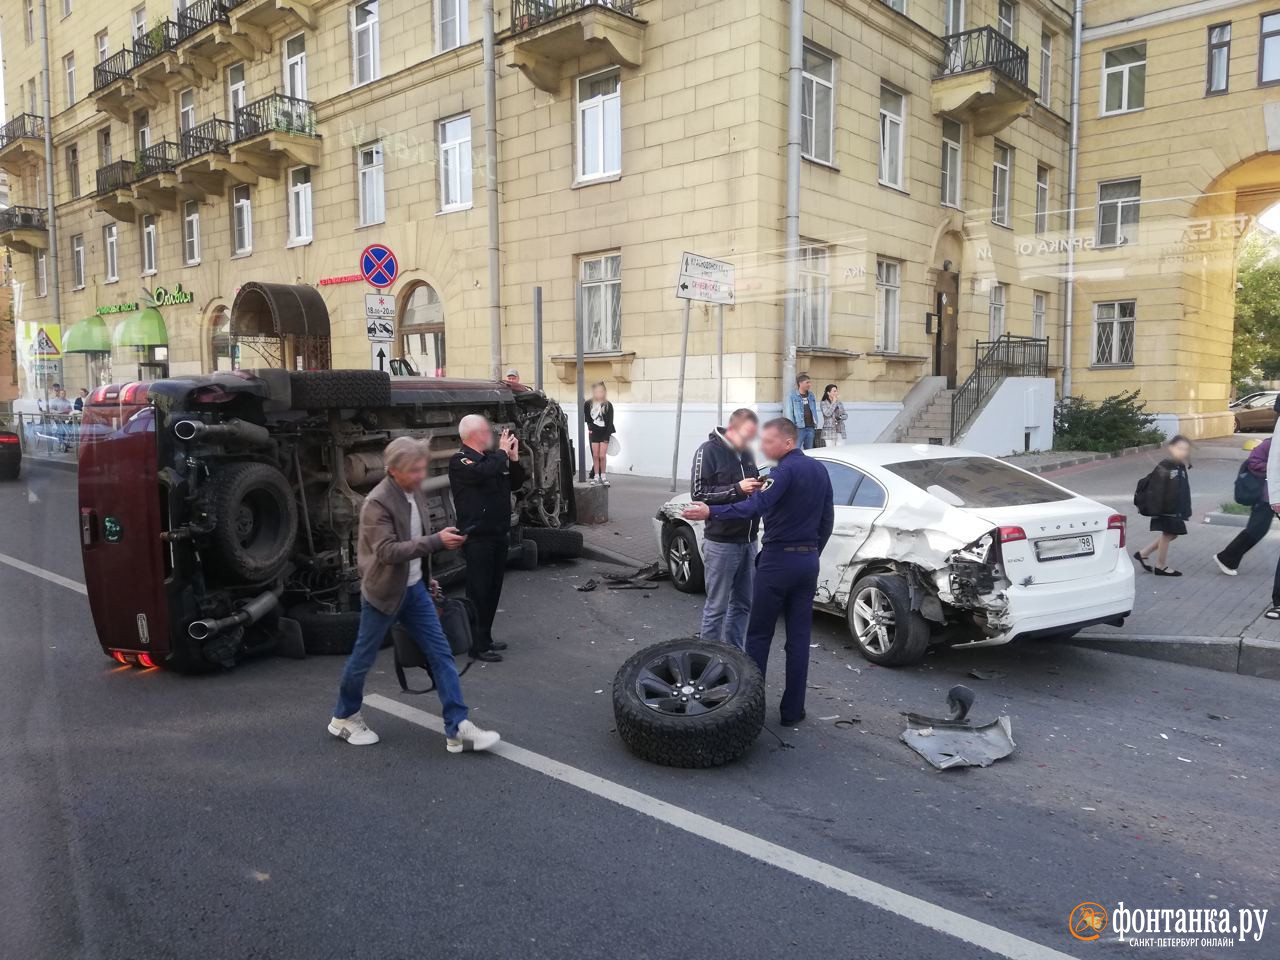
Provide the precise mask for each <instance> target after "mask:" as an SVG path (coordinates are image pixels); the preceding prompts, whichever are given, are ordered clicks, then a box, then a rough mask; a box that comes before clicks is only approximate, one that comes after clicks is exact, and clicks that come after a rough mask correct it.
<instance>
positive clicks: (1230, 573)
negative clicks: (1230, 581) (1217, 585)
mask: <svg viewBox="0 0 1280 960" xmlns="http://www.w3.org/2000/svg"><path fill="white" fill-rule="evenodd" d="M1213 562H1214V563H1216V564H1217V565H1218V569H1219V570H1221V571H1222V572H1223V573H1225V574H1226V575H1227V576H1228V577H1234V576H1236V574H1238V573H1239V572H1240V571H1239V570H1232V569H1231V568H1230V567H1228V566H1227V565H1226V564H1225V563H1223V562H1222V561H1221V560H1219V559H1218V555H1217V554H1216V553H1215V554H1214V555H1213Z"/></svg>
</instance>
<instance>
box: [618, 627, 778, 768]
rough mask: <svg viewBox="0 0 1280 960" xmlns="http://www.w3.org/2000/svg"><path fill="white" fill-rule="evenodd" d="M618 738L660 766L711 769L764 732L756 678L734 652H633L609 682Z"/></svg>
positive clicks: (713, 648) (671, 645)
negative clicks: (611, 683) (610, 683)
mask: <svg viewBox="0 0 1280 960" xmlns="http://www.w3.org/2000/svg"><path fill="white" fill-rule="evenodd" d="M613 717H614V721H615V722H616V723H617V726H618V736H620V737H621V738H622V742H623V743H625V744H626V745H627V746H628V747H630V748H631V750H632V751H633V752H634V753H635V754H636V755H637V756H639V757H642V758H643V759H645V760H648V761H650V762H652V763H660V764H663V765H664V766H668V767H718V766H720V765H721V764H724V763H728V762H729V761H730V760H734V759H736V758H737V757H739V756H741V755H742V754H743V753H745V752H746V751H747V749H748V748H749V747H750V746H751V744H753V743H754V742H755V739H756V737H757V736H759V735H760V728H761V727H763V726H764V677H763V676H761V675H760V671H759V669H758V668H757V667H756V665H755V662H754V661H753V660H752V659H751V658H750V657H748V656H747V655H746V654H745V653H743V652H742V651H741V650H739V649H738V648H737V647H733V646H730V645H729V644H726V643H712V642H710V641H707V640H668V641H666V642H665V643H659V644H655V645H654V646H652V647H647V648H645V649H644V650H641V651H639V652H638V653H636V654H635V655H634V656H632V657H631V659H629V660H628V661H627V662H626V663H624V664H623V665H622V669H620V670H619V671H618V675H617V676H616V677H615V678H614V681H613Z"/></svg>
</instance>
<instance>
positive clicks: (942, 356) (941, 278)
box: [933, 272, 960, 389]
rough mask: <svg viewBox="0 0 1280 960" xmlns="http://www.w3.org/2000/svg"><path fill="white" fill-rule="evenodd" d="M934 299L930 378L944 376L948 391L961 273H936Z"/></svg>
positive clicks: (957, 337)
mask: <svg viewBox="0 0 1280 960" xmlns="http://www.w3.org/2000/svg"><path fill="white" fill-rule="evenodd" d="M934 299H935V307H934V310H935V312H936V313H937V316H938V325H937V328H936V329H935V330H934V331H933V375H934V376H935V377H946V378H947V388H948V389H952V388H954V387H955V385H956V364H957V358H958V356H959V349H958V348H959V343H960V327H959V323H960V313H959V299H960V274H958V273H951V272H939V273H938V282H937V285H936V286H935V287H934Z"/></svg>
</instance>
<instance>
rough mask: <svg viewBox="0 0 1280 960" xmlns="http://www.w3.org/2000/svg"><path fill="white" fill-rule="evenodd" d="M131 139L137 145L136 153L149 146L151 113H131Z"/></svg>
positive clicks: (145, 111) (141, 111)
mask: <svg viewBox="0 0 1280 960" xmlns="http://www.w3.org/2000/svg"><path fill="white" fill-rule="evenodd" d="M133 137H134V140H136V141H137V143H138V153H142V152H143V151H144V150H146V149H147V147H149V146H151V112H150V111H148V110H135V111H133Z"/></svg>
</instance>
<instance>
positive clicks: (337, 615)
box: [285, 600, 391, 657]
mask: <svg viewBox="0 0 1280 960" xmlns="http://www.w3.org/2000/svg"><path fill="white" fill-rule="evenodd" d="M285 616H287V617H289V618H291V619H293V620H297V621H298V626H299V627H301V628H302V645H303V647H304V648H305V649H306V651H307V655H308V656H311V657H328V656H339V657H345V656H346V655H347V654H349V653H350V652H351V650H352V648H354V647H355V645H356V635H357V634H358V633H359V632H360V611H359V610H333V609H331V608H330V607H329V606H328V605H327V604H323V603H317V602H316V601H315V600H304V601H303V602H302V603H299V604H296V605H294V606H292V607H290V608H289V612H288V613H287V614H285ZM389 646H391V631H390V630H388V631H387V635H386V636H385V637H383V638H382V645H381V647H379V649H382V650H385V649H386V648H387V647H389Z"/></svg>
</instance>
